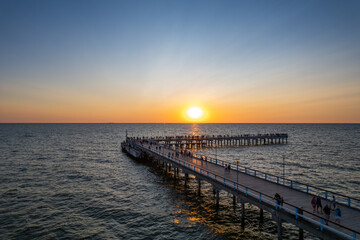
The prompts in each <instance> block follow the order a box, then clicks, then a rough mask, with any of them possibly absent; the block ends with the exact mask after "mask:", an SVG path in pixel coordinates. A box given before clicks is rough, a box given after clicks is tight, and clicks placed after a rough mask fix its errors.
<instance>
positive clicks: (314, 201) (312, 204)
mask: <svg viewBox="0 0 360 240" xmlns="http://www.w3.org/2000/svg"><path fill="white" fill-rule="evenodd" d="M310 203H311V206H312V207H313V213H315V209H316V197H315V196H313V198H312V199H311V202H310Z"/></svg>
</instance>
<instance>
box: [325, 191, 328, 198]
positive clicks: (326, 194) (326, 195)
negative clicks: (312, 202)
mask: <svg viewBox="0 0 360 240" xmlns="http://www.w3.org/2000/svg"><path fill="white" fill-rule="evenodd" d="M327 197H328V193H327V191H325V199H327Z"/></svg>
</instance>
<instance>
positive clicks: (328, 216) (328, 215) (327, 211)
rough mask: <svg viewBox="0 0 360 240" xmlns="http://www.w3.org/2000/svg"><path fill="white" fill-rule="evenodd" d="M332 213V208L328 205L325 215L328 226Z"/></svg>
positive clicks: (325, 208)
mask: <svg viewBox="0 0 360 240" xmlns="http://www.w3.org/2000/svg"><path fill="white" fill-rule="evenodd" d="M330 211H331V208H330V207H329V206H328V205H327V204H326V205H325V207H324V213H325V224H326V225H328V221H329V219H330Z"/></svg>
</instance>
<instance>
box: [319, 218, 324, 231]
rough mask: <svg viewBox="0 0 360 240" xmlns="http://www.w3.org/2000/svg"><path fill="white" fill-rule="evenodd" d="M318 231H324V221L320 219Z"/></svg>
mask: <svg viewBox="0 0 360 240" xmlns="http://www.w3.org/2000/svg"><path fill="white" fill-rule="evenodd" d="M320 223H321V225H320V230H321V231H323V230H324V219H320Z"/></svg>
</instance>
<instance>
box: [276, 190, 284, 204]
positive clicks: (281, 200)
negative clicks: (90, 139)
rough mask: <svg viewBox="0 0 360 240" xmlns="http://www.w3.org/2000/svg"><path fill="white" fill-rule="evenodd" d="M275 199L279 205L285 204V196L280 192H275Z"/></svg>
mask: <svg viewBox="0 0 360 240" xmlns="http://www.w3.org/2000/svg"><path fill="white" fill-rule="evenodd" d="M274 199H275V201H276V204H277V205H280V206H283V205H284V198H283V197H281V196H280V194H278V193H275V196H274Z"/></svg>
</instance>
